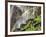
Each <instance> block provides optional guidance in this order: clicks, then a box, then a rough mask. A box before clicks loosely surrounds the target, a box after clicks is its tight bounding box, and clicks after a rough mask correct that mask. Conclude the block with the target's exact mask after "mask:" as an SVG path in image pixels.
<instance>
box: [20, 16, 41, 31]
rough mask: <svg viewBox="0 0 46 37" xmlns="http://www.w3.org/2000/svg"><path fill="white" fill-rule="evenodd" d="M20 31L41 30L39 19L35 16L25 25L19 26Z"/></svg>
mask: <svg viewBox="0 0 46 37" xmlns="http://www.w3.org/2000/svg"><path fill="white" fill-rule="evenodd" d="M20 30H21V31H37V30H41V17H40V16H36V17H35V18H34V19H30V20H29V21H28V22H27V24H25V25H24V26H21V28H20Z"/></svg>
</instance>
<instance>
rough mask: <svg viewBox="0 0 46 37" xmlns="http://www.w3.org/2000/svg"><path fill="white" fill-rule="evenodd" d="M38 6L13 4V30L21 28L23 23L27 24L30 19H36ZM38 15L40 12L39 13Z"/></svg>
mask: <svg viewBox="0 0 46 37" xmlns="http://www.w3.org/2000/svg"><path fill="white" fill-rule="evenodd" d="M37 10H38V7H33V6H18V5H17V6H12V7H11V31H13V30H14V29H17V28H20V26H21V24H26V21H27V20H29V19H34V18H35V16H36V14H37V13H36V12H37ZM35 13H36V14H35ZM37 15H38V14H37Z"/></svg>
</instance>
